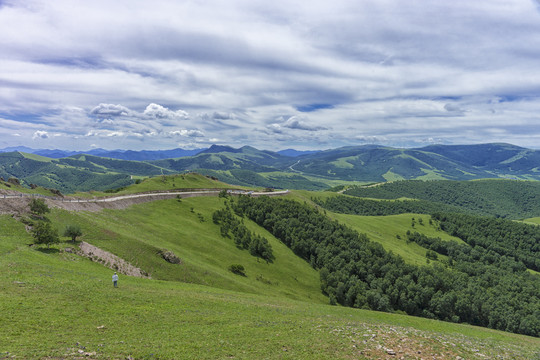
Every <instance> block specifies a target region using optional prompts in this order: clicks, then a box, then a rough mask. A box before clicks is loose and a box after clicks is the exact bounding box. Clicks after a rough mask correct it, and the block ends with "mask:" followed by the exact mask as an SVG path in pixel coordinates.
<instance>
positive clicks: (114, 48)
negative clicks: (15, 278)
mask: <svg viewBox="0 0 540 360" xmlns="http://www.w3.org/2000/svg"><path fill="white" fill-rule="evenodd" d="M8 4H9V5H8V6H0V33H2V35H3V36H2V37H0V48H1V49H2V58H1V59H0V79H2V80H1V88H2V91H0V116H1V117H2V118H3V119H4V118H5V120H2V121H0V123H1V124H6V125H7V126H1V127H2V134H3V135H4V134H6V135H9V134H12V133H13V132H15V131H16V132H17V133H18V134H21V135H22V136H21V137H20V139H17V138H15V137H7V138H6V136H5V135H4V138H6V139H7V140H3V141H12V142H13V143H14V145H16V144H19V143H21V141H30V139H31V138H34V139H38V138H39V139H43V140H47V141H48V144H50V146H51V147H64V146H69V147H80V146H87V147H88V146H90V145H92V144H93V145H97V146H100V147H106V146H109V147H112V148H118V147H122V148H129V147H131V146H135V147H139V146H142V145H145V146H149V147H154V148H155V147H172V146H176V144H178V137H179V136H181V137H185V138H189V139H196V140H199V141H205V139H206V138H219V139H220V141H221V143H224V144H225V143H227V144H230V145H237V146H238V145H245V144H249V145H253V146H256V147H259V146H266V147H268V148H272V147H278V146H281V142H285V141H289V142H290V144H291V145H292V144H296V145H299V146H303V147H305V148H312V146H310V145H311V144H315V145H317V146H322V144H323V143H322V141H319V140H317V136H318V137H319V138H321V132H324V141H326V143H324V146H325V147H330V146H339V145H348V144H356V143H358V142H362V141H364V140H362V139H361V138H355V136H356V135H357V134H358V133H360V134H362V136H365V139H366V140H365V141H369V139H379V141H381V142H384V143H385V144H388V145H392V144H404V143H413V142H414V141H416V140H415V139H429V138H434V139H441V141H443V140H444V141H448V142H458V143H459V142H464V141H469V142H470V141H482V142H490V141H500V140H505V141H507V142H512V141H515V142H519V144H520V145H525V146H526V145H530V144H533V145H534V144H535V143H536V140H535V139H536V136H540V128H538V126H537V125H536V124H537V114H538V113H539V111H540V106H539V104H540V102H539V101H538V100H539V99H540V87H539V86H538V84H540V73H539V72H538V71H537V59H538V58H539V57H540V38H539V37H538V36H537V35H536V34H538V33H539V32H540V20H539V13H538V11H537V6H538V1H536V0H535V1H518V2H508V1H503V0H494V1H490V2H489V3H488V2H474V1H473V2H471V1H466V0H456V1H453V2H412V3H410V4H408V6H406V7H403V6H401V3H400V2H399V1H397V0H383V1H379V0H365V1H357V2H354V1H348V0H336V1H333V2H325V1H319V0H315V1H312V2H309V3H306V2H294V3H291V2H288V1H285V0H276V1H273V2H272V3H265V2H258V1H256V2H244V1H238V0H231V1H230V2H219V1H217V2H216V1H210V2H178V1H170V0H158V1H156V2H153V3H152V4H149V3H145V2H135V3H134V2H132V1H129V0H118V1H115V2H108V1H105V0H95V1H92V2H86V3H81V4H79V6H77V7H73V6H70V3H69V1H68V0H57V1H56V0H55V1H45V0H28V1H24V2H20V1H9V2H8ZM81 13H84V15H85V16H84V17H81V16H80V14H81ZM298 14H301V16H299V15H298ZM516 39H520V41H516ZM495 99H499V100H495ZM96 104H99V105H97V106H96ZM284 114H286V115H285V116H284ZM8 115H9V116H8ZM291 115H292V116H291ZM303 115H309V117H306V116H303ZM282 116H284V117H282ZM447 117H452V121H442V120H443V119H442V118H447ZM269 119H272V120H270V121H269ZM508 119H512V124H511V125H508ZM180 129H183V130H180ZM190 129H191V130H190ZM483 129H486V130H483ZM487 129H491V130H490V131H488V130H487ZM524 129H527V130H528V131H525V130H524ZM254 130H255V132H254ZM496 130H503V131H496ZM37 131H43V132H46V133H47V134H55V135H57V134H61V135H62V136H56V137H55V136H52V135H51V136H49V137H48V138H43V137H41V136H39V135H38V133H37ZM182 131H183V132H182ZM175 132H178V133H175ZM173 133H174V135H172V134H173ZM254 133H256V136H254V135H253V134H254ZM88 134H93V135H92V136H89V137H88V138H87V137H86V136H85V135H88ZM503 134H504V135H503ZM525 134H529V135H530V136H529V137H526V136H525ZM503 136H505V137H506V138H505V139H503ZM89 138H93V140H91V141H90V139H89ZM85 141H88V142H85ZM193 141H195V140H193ZM241 142H243V143H241ZM28 145H29V144H28Z"/></svg>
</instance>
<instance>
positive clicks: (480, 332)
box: [0, 216, 540, 359]
mask: <svg viewBox="0 0 540 360" xmlns="http://www.w3.org/2000/svg"><path fill="white" fill-rule="evenodd" d="M0 229H1V230H2V242H1V243H0V255H1V256H0V271H1V273H2V274H3V276H2V277H1V278H0V289H1V291H0V323H1V324H9V326H1V327H0V354H1V355H0V356H5V357H8V358H9V357H12V356H14V357H17V358H36V359H39V358H47V359H51V358H82V357H85V353H86V354H89V356H87V357H86V358H91V359H95V358H101V359H110V358H128V357H129V356H131V357H132V358H135V359H173V358H176V359H178V358H182V359H224V358H238V359H253V358H272V359H285V358H290V359H293V358H294V359H325V358H338V359H365V358H384V357H386V356H387V355H386V350H385V349H386V348H387V347H392V348H393V349H395V351H396V352H397V354H398V356H400V355H408V357H407V358H418V357H420V356H421V357H424V358H427V357H433V356H436V357H437V358H448V359H449V358H452V359H454V358H455V357H456V356H457V355H459V356H462V357H472V356H474V355H473V354H477V353H481V354H484V355H487V356H489V357H494V356H495V355H498V356H502V358H507V359H510V358H515V359H527V358H528V359H530V358H534V356H536V355H535V353H536V352H537V349H538V347H539V346H540V340H539V339H534V338H528V337H523V336H518V335H513V334H508V333H503V332H497V331H492V330H488V329H482V328H476V327H471V326H463V325H456V324H450V323H444V322H439V321H431V320H426V319H420V318H414V317H408V316H402V315H395V314H385V313H378V312H371V311H362V310H354V309H348V308H341V307H331V306H327V305H322V304H316V303H313V302H309V303H307V302H300V301H295V300H291V299H288V298H286V297H268V296H265V295H255V294H251V295H250V294H246V293H239V292H234V291H230V290H220V289H218V288H212V287H207V286H201V285H195V284H185V283H178V282H172V281H161V280H147V279H139V278H131V277H126V276H121V278H120V287H119V288H118V289H113V288H112V286H111V281H110V276H111V271H110V270H109V269H106V268H104V267H102V266H100V265H99V264H97V263H94V262H91V261H90V260H87V259H83V258H80V257H78V256H76V255H73V254H68V253H64V252H57V251H55V250H51V251H46V250H45V249H39V248H36V247H34V248H30V247H28V246H27V243H29V242H30V241H31V239H30V236H29V235H28V234H27V233H26V232H25V230H24V227H23V225H22V224H20V223H18V222H16V221H15V220H14V219H12V218H10V217H7V216H2V217H0ZM64 246H66V244H60V245H59V246H55V247H53V249H55V248H63V247H64ZM418 351H421V355H419V353H418Z"/></svg>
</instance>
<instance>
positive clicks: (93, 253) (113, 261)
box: [78, 241, 151, 279]
mask: <svg viewBox="0 0 540 360" xmlns="http://www.w3.org/2000/svg"><path fill="white" fill-rule="evenodd" d="M78 253H79V255H81V256H85V257H87V258H90V259H92V260H94V261H97V262H100V263H102V264H103V265H104V266H106V267H108V268H110V269H112V270H114V271H116V272H118V273H120V274H124V275H129V276H136V277H141V278H147V279H150V278H151V277H150V275H149V274H147V273H146V272H145V271H143V270H141V269H139V268H138V267H136V266H133V265H131V264H130V263H128V262H127V261H125V260H124V259H122V258H120V257H118V256H116V255H114V254H111V253H110V252H108V251H105V250H102V249H100V248H98V247H96V246H94V245H90V244H88V243H87V242H84V241H83V242H81V244H80V245H79V252H78Z"/></svg>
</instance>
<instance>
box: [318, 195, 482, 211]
mask: <svg viewBox="0 0 540 360" xmlns="http://www.w3.org/2000/svg"><path fill="white" fill-rule="evenodd" d="M311 200H312V201H313V202H315V203H316V204H317V205H319V206H321V207H323V208H325V209H327V210H330V211H334V212H339V213H343V214H352V215H362V216H385V215H397V214H407V213H413V214H432V213H434V212H437V211H445V212H461V211H462V209H461V208H459V207H457V206H453V205H447V204H441V203H436V202H432V201H428V200H372V199H363V198H357V197H350V196H343V195H338V196H333V197H329V198H326V199H321V198H318V197H312V198H311ZM471 212H472V211H471Z"/></svg>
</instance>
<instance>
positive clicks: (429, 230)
mask: <svg viewBox="0 0 540 360" xmlns="http://www.w3.org/2000/svg"><path fill="white" fill-rule="evenodd" d="M331 216H332V217H334V218H335V219H337V220H339V221H340V222H342V223H344V224H347V225H348V226H350V227H351V228H353V229H355V230H356V231H358V232H361V233H365V234H367V235H368V237H369V238H370V239H371V240H373V241H376V242H378V243H380V244H381V245H382V246H383V247H384V248H385V249H386V250H387V251H392V252H393V253H395V254H397V255H400V256H401V257H403V259H404V260H405V261H406V262H408V263H410V264H416V265H423V264H425V263H426V257H425V255H426V249H424V248H423V247H421V246H420V245H418V244H416V243H410V244H407V242H406V239H407V235H406V233H407V231H408V230H410V231H411V232H415V231H417V232H419V233H421V234H425V235H426V236H429V237H440V238H441V239H443V240H454V241H457V242H463V241H462V240H461V239H459V238H456V237H453V236H450V235H448V234H447V233H445V232H443V231H437V230H436V227H435V226H434V225H430V224H429V218H430V216H429V215H418V214H401V215H390V216H358V215H344V214H334V213H332V214H331ZM412 218H414V219H415V225H414V227H413V226H412ZM419 219H422V222H423V225H421V224H419V223H418V220H419ZM396 235H399V236H400V238H401V239H398V238H397V237H396ZM439 258H441V259H443V258H445V256H443V255H439Z"/></svg>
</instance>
